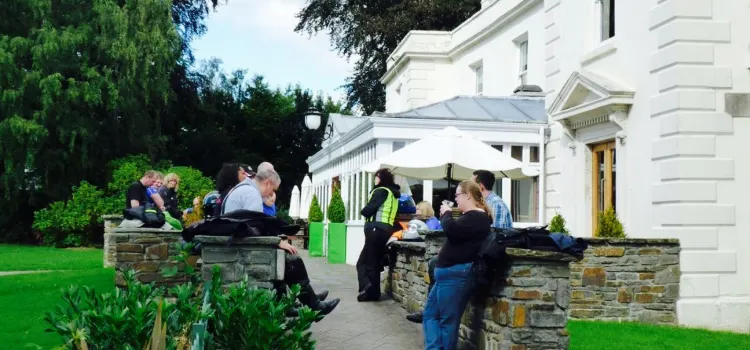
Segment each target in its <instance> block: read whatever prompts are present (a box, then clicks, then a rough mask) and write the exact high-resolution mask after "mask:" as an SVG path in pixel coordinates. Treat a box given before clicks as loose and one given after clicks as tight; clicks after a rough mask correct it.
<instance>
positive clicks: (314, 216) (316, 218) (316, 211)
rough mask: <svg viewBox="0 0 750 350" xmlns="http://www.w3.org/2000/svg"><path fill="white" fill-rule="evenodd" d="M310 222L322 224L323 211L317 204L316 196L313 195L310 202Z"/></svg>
mask: <svg viewBox="0 0 750 350" xmlns="http://www.w3.org/2000/svg"><path fill="white" fill-rule="evenodd" d="M309 217H310V222H323V210H322V209H320V203H318V195H316V194H314V195H313V197H312V202H310V216H309Z"/></svg>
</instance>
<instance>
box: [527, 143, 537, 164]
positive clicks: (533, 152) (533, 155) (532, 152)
mask: <svg viewBox="0 0 750 350" xmlns="http://www.w3.org/2000/svg"><path fill="white" fill-rule="evenodd" d="M529 162H530V163H539V146H531V147H530V148H529Z"/></svg>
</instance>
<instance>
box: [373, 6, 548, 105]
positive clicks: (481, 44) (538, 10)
mask: <svg viewBox="0 0 750 350" xmlns="http://www.w3.org/2000/svg"><path fill="white" fill-rule="evenodd" d="M508 13H512V14H513V15H512V16H508ZM506 17H507V18H506ZM499 18H502V19H503V20H502V21H500V22H499V24H498V19H499ZM543 21H544V12H543V2H542V1H541V0H501V1H495V2H491V4H490V5H489V6H487V7H485V8H483V9H482V10H481V11H479V12H478V13H477V14H476V15H474V16H472V17H471V18H470V19H469V20H467V21H466V22H464V23H463V24H461V25H460V26H459V27H458V28H456V29H455V30H453V31H451V32H438V31H412V32H410V33H409V34H407V36H406V37H405V38H404V39H403V40H402V42H401V43H400V44H399V47H398V48H397V49H396V50H395V51H394V52H393V53H392V54H391V58H389V60H388V67H389V73H388V74H387V75H386V78H385V79H384V83H385V86H386V111H387V112H391V113H396V112H401V111H404V110H408V109H412V108H418V107H422V106H424V105H427V104H430V103H434V102H438V101H441V100H444V99H447V98H450V97H453V96H457V95H475V94H476V89H475V82H476V81H475V73H474V71H473V68H474V67H475V66H476V65H477V64H478V63H480V62H481V64H482V66H483V69H484V89H483V90H484V92H483V95H487V96H509V95H512V94H513V90H514V89H515V88H516V87H518V85H519V80H518V73H519V65H520V61H519V59H520V51H519V49H518V46H517V42H518V41H519V40H520V39H521V38H524V37H525V38H527V39H528V42H529V48H528V57H529V59H528V74H529V75H528V78H527V84H533V85H539V86H541V87H542V88H544V84H545V79H544V62H545V61H544V48H545V46H544V35H545V34H544V33H545V31H544V28H543Z"/></svg>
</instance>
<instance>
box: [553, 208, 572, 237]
mask: <svg viewBox="0 0 750 350" xmlns="http://www.w3.org/2000/svg"><path fill="white" fill-rule="evenodd" d="M548 230H549V232H551V233H562V234H565V235H569V234H570V231H568V228H567V227H566V226H565V218H563V216H562V215H560V213H557V214H555V216H553V217H552V221H550V223H549V229H548Z"/></svg>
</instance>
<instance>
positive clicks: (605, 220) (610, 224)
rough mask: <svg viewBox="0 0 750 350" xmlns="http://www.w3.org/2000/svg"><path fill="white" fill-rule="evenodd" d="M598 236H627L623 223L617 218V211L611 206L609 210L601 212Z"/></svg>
mask: <svg viewBox="0 0 750 350" xmlns="http://www.w3.org/2000/svg"><path fill="white" fill-rule="evenodd" d="M597 236H598V237H605V238H626V237H627V235H626V234H625V229H623V227H622V223H621V222H620V220H619V219H617V213H615V209H614V208H612V207H611V206H610V207H608V208H607V210H605V211H603V212H601V213H599V227H598V232H597Z"/></svg>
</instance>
